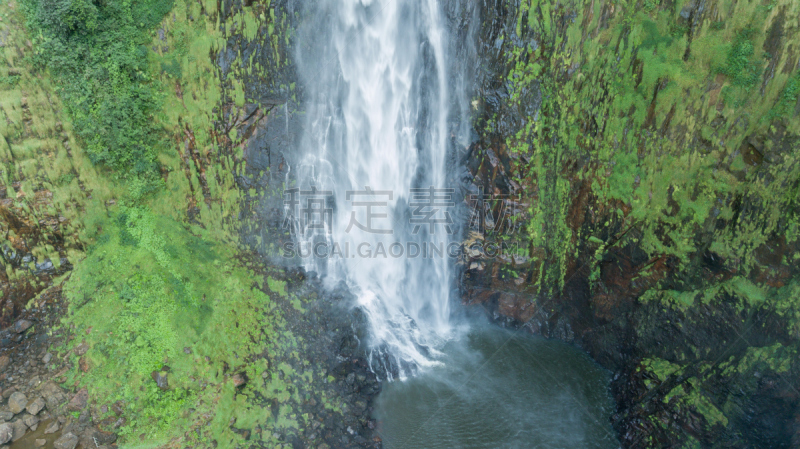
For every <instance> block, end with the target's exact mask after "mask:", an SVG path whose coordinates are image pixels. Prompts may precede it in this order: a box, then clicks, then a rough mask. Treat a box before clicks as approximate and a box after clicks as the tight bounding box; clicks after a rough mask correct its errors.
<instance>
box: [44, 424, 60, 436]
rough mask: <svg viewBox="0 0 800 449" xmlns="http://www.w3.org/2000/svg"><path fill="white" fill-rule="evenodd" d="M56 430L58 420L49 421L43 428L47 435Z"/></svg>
mask: <svg viewBox="0 0 800 449" xmlns="http://www.w3.org/2000/svg"><path fill="white" fill-rule="evenodd" d="M56 432H58V421H53V422H51V423H50V424H49V425H48V426H47V427H46V428H45V429H44V434H45V435H49V434H51V433H56Z"/></svg>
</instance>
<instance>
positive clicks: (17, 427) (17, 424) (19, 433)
mask: <svg viewBox="0 0 800 449" xmlns="http://www.w3.org/2000/svg"><path fill="white" fill-rule="evenodd" d="M11 427H12V428H13V429H14V436H13V438H12V440H13V441H17V440H18V439H20V438H22V437H23V436H24V435H25V432H27V431H28V426H26V425H25V423H24V422H22V420H21V419H15V420H14V421H13V422H12V423H11Z"/></svg>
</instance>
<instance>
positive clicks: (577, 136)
mask: <svg viewBox="0 0 800 449" xmlns="http://www.w3.org/2000/svg"><path fill="white" fill-rule="evenodd" d="M722 3H724V4H720V11H725V13H724V15H720V16H719V19H717V20H716V21H710V20H706V21H701V22H699V23H698V24H697V25H696V26H694V28H692V29H691V30H690V29H689V28H690V27H689V23H688V21H686V20H685V19H683V18H682V17H681V16H680V11H681V8H683V7H687V8H689V7H690V6H691V5H690V3H688V2H683V3H681V4H676V5H674V6H673V5H667V4H660V3H658V2H650V3H648V5H649V6H647V7H646V8H644V9H642V8H639V7H637V5H638V3H637V2H626V1H623V2H617V3H615V8H616V12H615V13H614V14H613V15H612V16H611V17H608V18H605V16H603V15H602V14H599V13H598V12H597V11H595V9H596V8H597V7H598V6H597V5H594V4H593V3H592V2H580V1H578V2H574V3H572V4H571V5H570V6H568V7H565V8H561V9H558V10H554V9H551V8H549V7H548V6H547V5H546V4H545V2H538V1H532V2H528V1H526V2H523V4H522V6H521V7H520V10H519V12H518V16H517V29H516V33H517V34H518V35H519V36H520V38H521V39H517V40H515V39H506V42H508V44H506V46H507V47H508V49H507V52H506V54H507V57H508V60H509V67H510V71H509V73H508V76H507V79H508V80H509V81H510V86H512V91H511V94H512V107H513V108H519V110H522V109H521V108H522V105H523V104H524V103H525V102H527V101H530V100H529V98H528V97H527V92H530V90H531V89H533V88H534V85H533V83H539V85H540V89H541V91H542V97H543V104H542V106H541V110H540V111H539V112H538V114H539V118H538V119H536V120H534V119H533V118H529V120H526V122H525V124H524V126H523V127H522V128H521V129H520V130H519V132H517V134H516V135H514V136H510V137H509V138H508V140H507V145H508V147H509V148H510V149H511V150H512V151H513V152H515V153H517V154H520V155H525V156H526V157H527V158H528V159H530V161H531V162H530V163H526V164H524V165H519V166H518V167H517V169H518V178H516V180H517V181H518V182H520V183H521V184H522V185H523V186H524V188H525V190H526V191H527V192H532V194H533V195H535V196H537V197H538V198H537V200H536V201H532V202H531V209H530V210H529V216H530V217H531V218H530V223H529V226H528V230H529V236H530V240H531V246H532V251H531V255H532V256H534V257H535V258H538V259H539V262H542V260H541V255H547V256H546V257H547V262H548V263H538V264H537V265H536V266H537V267H539V268H538V269H539V271H540V273H539V279H540V282H539V285H540V287H541V288H543V289H545V290H547V289H552V290H553V291H554V292H555V291H559V290H560V289H561V288H562V287H563V280H564V276H565V275H566V266H567V260H569V258H571V257H574V256H575V255H577V252H578V251H579V250H580V248H579V247H578V246H577V245H578V244H579V243H580V242H581V241H582V239H580V238H578V237H579V235H578V232H586V231H587V230H583V231H581V230H579V229H578V228H577V226H580V225H579V224H576V223H574V222H570V221H569V217H568V212H569V206H570V204H571V203H572V200H573V198H574V197H575V195H577V194H578V193H579V192H581V191H583V190H586V189H587V188H588V189H589V190H590V192H591V194H592V195H594V196H595V197H596V198H598V199H597V201H595V204H594V205H593V206H592V207H593V215H594V216H597V217H603V220H602V221H601V222H598V223H590V224H589V225H590V226H591V228H592V229H591V230H590V232H592V234H595V235H602V236H608V237H609V238H605V237H604V238H603V239H602V240H604V241H609V245H617V246H620V247H622V246H625V245H626V244H629V243H633V244H635V245H636V246H638V247H640V248H642V249H643V250H644V251H645V252H646V253H647V254H648V255H649V256H651V257H659V256H664V255H668V256H673V257H676V258H678V259H679V260H680V262H681V264H683V266H685V265H686V264H688V263H689V261H690V258H691V257H692V256H693V255H694V254H696V253H697V252H698V251H700V250H704V249H706V248H708V245H709V243H710V244H711V246H710V249H711V250H712V251H714V252H715V253H717V254H719V255H720V256H721V257H722V258H723V259H725V260H730V261H733V260H738V261H740V263H741V269H743V270H745V272H749V271H750V270H751V269H752V268H753V267H754V266H755V264H756V262H755V260H754V258H753V251H754V250H755V248H758V247H759V246H760V245H762V244H764V243H765V242H766V240H767V238H768V237H767V236H774V235H776V234H785V236H786V238H787V239H788V242H790V243H791V242H794V241H796V240H797V238H798V235H797V233H796V232H794V231H793V230H794V229H796V227H797V226H796V224H795V222H794V221H792V220H794V219H792V218H791V216H789V217H787V214H785V213H784V212H785V211H787V210H793V207H792V206H791V205H792V204H794V202H795V201H796V195H797V192H796V190H794V189H791V188H787V187H788V186H791V185H793V183H794V180H795V179H797V177H798V176H800V166H799V165H798V164H797V161H796V158H794V157H792V155H791V154H790V153H787V152H786V150H785V149H783V150H781V149H779V145H781V144H772V143H770V141H771V140H772V139H781V140H782V141H783V142H786V144H784V145H788V146H792V145H796V144H793V143H791V142H793V141H796V140H797V139H798V135H797V133H796V130H797V129H800V127H799V126H798V125H800V120H798V117H797V114H796V113H795V110H796V104H797V98H798V94H799V93H800V89H798V88H797V86H798V81H797V79H799V78H798V76H800V75H798V73H797V69H796V67H794V66H792V64H793V61H794V60H795V59H793V56H792V54H791V52H790V51H788V50H787V48H793V47H792V45H795V46H796V45H800V42H797V39H798V38H797V34H796V33H788V32H787V33H784V34H783V35H782V36H783V37H781V39H784V40H783V41H781V42H780V43H775V42H770V41H769V39H771V38H769V36H768V34H770V33H771V31H770V30H772V28H774V27H778V26H780V24H776V22H779V21H782V20H783V19H782V18H783V17H785V16H784V14H786V13H788V12H787V11H788V10H792V11H795V10H796V9H797V5H796V4H794V3H792V2H778V4H777V6H776V7H775V8H764V7H762V6H761V5H760V4H759V3H758V2H739V3H731V2H722ZM593 5H594V6H593ZM778 10H780V11H783V12H782V13H780V14H778V13H777V11H778ZM568 11H575V12H577V17H575V18H574V19H569V20H566V19H564V18H563V17H562V16H564V15H565V14H569V13H568ZM720 14H722V13H720ZM564 17H566V16H564ZM556 23H564V24H565V25H563V28H555V25H553V24H556ZM786 26H789V25H786ZM690 31H691V32H690ZM531 39H536V40H537V42H539V43H540V44H539V45H538V46H535V47H534V46H522V47H515V46H514V45H513V44H511V42H528V41H529V40H531ZM789 41H791V42H794V43H793V44H790V43H789ZM770 45H771V46H773V47H774V48H771V47H770V52H771V53H770V54H768V53H767V52H766V50H765V49H766V48H768V47H769V46H770ZM768 68H769V70H770V71H769V73H770V77H769V78H768V79H767V82H766V83H765V86H764V87H763V88H760V87H759V86H760V85H761V80H762V78H763V77H764V73H765V71H766V70H767V69H768ZM573 72H574V73H573ZM512 110H513V109H512ZM782 121H783V122H782ZM779 123H784V125H783V126H784V127H785V128H781V129H787V131H789V132H788V133H787V134H780V135H778V134H777V133H779V132H780V131H776V129H777V128H775V125H776V124H779ZM791 130H794V131H791ZM793 139H794V140H793ZM753 141H756V142H765V143H764V144H763V146H762V144H760V143H758V144H756V146H757V147H758V148H749V147H748V145H750V144H751V142H753ZM766 179H769V182H765V181H764V180H766ZM743 201H746V202H747V203H749V204H751V205H752V206H750V207H748V208H747V211H746V212H741V211H740V209H741V208H742V203H743ZM743 214H747V216H746V217H744V216H743ZM722 223H726V224H727V226H723V225H722ZM715 225H716V227H715ZM698 233H708V234H713V237H704V238H703V239H701V240H697V236H698V235H699V234H698ZM709 241H710V242H709ZM537 248H540V249H537ZM603 249H604V250H608V249H610V246H609V247H606V248H603ZM537 256H538V257H537ZM602 259H603V257H602V254H601V255H600V257H599V258H598V259H597V261H598V263H599V262H600V261H602ZM596 269H597V265H595V270H596ZM595 279H596V274H595Z"/></svg>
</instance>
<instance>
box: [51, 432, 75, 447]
mask: <svg viewBox="0 0 800 449" xmlns="http://www.w3.org/2000/svg"><path fill="white" fill-rule="evenodd" d="M77 445H78V437H77V436H75V434H74V433H72V432H69V433H67V434H65V435H63V436H61V438H59V439H57V440H56V441H55V442H54V443H53V447H54V448H55V449H75V446H77Z"/></svg>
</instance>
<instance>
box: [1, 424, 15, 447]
mask: <svg viewBox="0 0 800 449" xmlns="http://www.w3.org/2000/svg"><path fill="white" fill-rule="evenodd" d="M13 436H14V428H13V427H11V424H8V423H5V424H0V444H6V443H8V442H9V441H11V437H13Z"/></svg>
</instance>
